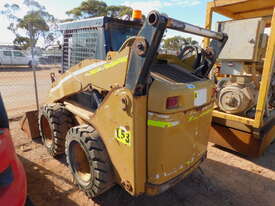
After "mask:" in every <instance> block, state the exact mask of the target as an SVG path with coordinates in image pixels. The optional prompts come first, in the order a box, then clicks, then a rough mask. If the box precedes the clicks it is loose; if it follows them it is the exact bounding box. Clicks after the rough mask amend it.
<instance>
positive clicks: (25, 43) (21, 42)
mask: <svg viewBox="0 0 275 206" xmlns="http://www.w3.org/2000/svg"><path fill="white" fill-rule="evenodd" d="M13 44H14V45H15V46H16V47H18V48H21V49H23V50H25V49H27V48H29V47H30V46H31V40H30V38H28V37H23V36H17V37H16V38H15V39H14V40H13Z"/></svg>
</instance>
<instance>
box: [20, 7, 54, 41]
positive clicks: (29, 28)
mask: <svg viewBox="0 0 275 206" xmlns="http://www.w3.org/2000/svg"><path fill="white" fill-rule="evenodd" d="M17 27H18V28H20V29H23V30H25V32H26V33H27V36H28V37H29V38H30V40H31V41H32V44H34V45H35V44H36V42H37V40H38V38H39V37H40V36H41V34H42V33H44V32H47V31H49V26H48V24H47V23H46V21H45V19H44V18H43V17H42V15H41V13H40V12H39V11H31V12H29V13H28V14H27V15H25V16H24V17H23V18H22V19H20V20H19V22H18V24H17Z"/></svg>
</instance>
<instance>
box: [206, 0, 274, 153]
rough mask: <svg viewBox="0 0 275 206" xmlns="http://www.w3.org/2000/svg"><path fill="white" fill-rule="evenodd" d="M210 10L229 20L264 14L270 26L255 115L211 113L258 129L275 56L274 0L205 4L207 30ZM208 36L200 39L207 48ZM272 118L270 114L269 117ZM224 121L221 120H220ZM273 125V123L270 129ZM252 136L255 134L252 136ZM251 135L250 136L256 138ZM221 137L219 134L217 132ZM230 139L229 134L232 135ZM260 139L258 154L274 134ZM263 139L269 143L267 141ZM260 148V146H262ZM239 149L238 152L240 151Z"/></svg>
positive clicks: (242, 0)
mask: <svg viewBox="0 0 275 206" xmlns="http://www.w3.org/2000/svg"><path fill="white" fill-rule="evenodd" d="M213 13H218V14H220V15H223V16H226V17H228V18H231V19H233V20H240V19H247V18H256V17H264V18H265V19H266V27H270V31H271V32H270V37H269V40H268V46H267V50H266V54H265V59H264V66H263V69H262V75H261V81H260V84H259V96H258V102H257V106H256V115H255V118H246V117H242V116H238V115H231V114H226V113H224V112H220V111H214V112H213V116H214V117H216V118H219V119H221V120H222V119H224V120H228V121H234V122H236V123H240V124H243V125H247V126H250V127H252V128H254V129H255V130H260V129H261V128H263V127H264V126H265V125H266V124H267V120H265V119H264V113H265V107H266V102H267V96H268V92H269V88H270V83H271V77H272V74H273V73H274V69H273V68H274V59H275V0H264V1H263V0H216V1H212V2H209V3H208V4H207V10H206V21H205V28H206V29H211V27H212V17H213ZM208 45H209V39H207V38H205V39H204V47H205V48H206V47H208ZM273 118H274V117H273ZM219 122H221V121H219ZM224 122H225V121H224ZM274 128H275V125H273V129H271V131H274ZM254 136H255V135H254ZM254 136H253V135H252V136H251V138H256V137H254ZM219 137H220V138H222V135H219ZM232 138H233V137H232ZM260 138H261V139H262V141H260V142H259V143H258V144H259V145H258V148H261V150H260V151H261V152H259V154H262V152H263V151H264V149H265V148H266V147H267V146H268V145H269V144H270V143H271V142H272V140H274V139H275V133H274V134H273V135H271V134H270V133H268V134H266V135H265V136H261V137H260ZM267 142H268V143H269V144H267ZM263 148H264V149H263ZM240 152H241V151H240Z"/></svg>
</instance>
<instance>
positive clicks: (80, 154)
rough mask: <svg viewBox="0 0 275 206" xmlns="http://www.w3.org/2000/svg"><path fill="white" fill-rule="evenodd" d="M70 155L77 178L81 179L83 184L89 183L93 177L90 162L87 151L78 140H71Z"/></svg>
mask: <svg viewBox="0 0 275 206" xmlns="http://www.w3.org/2000/svg"><path fill="white" fill-rule="evenodd" d="M69 156H70V162H71V166H72V169H73V170H74V173H75V175H76V176H77V179H79V180H80V181H81V182H82V183H83V184H89V182H90V180H91V178H92V172H91V169H90V164H89V161H88V158H87V154H86V152H85V151H84V149H83V148H82V146H81V145H80V144H79V143H78V142H76V141H73V142H71V144H70V147H69Z"/></svg>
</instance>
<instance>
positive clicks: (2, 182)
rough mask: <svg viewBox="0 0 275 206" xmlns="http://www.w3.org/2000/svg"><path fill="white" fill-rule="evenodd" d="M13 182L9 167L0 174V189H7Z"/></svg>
mask: <svg viewBox="0 0 275 206" xmlns="http://www.w3.org/2000/svg"><path fill="white" fill-rule="evenodd" d="M12 182H13V173H12V168H11V166H9V167H8V168H7V169H5V170H4V171H3V172H1V173H0V188H1V187H7V186H9V185H10V184H11V183H12Z"/></svg>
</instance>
